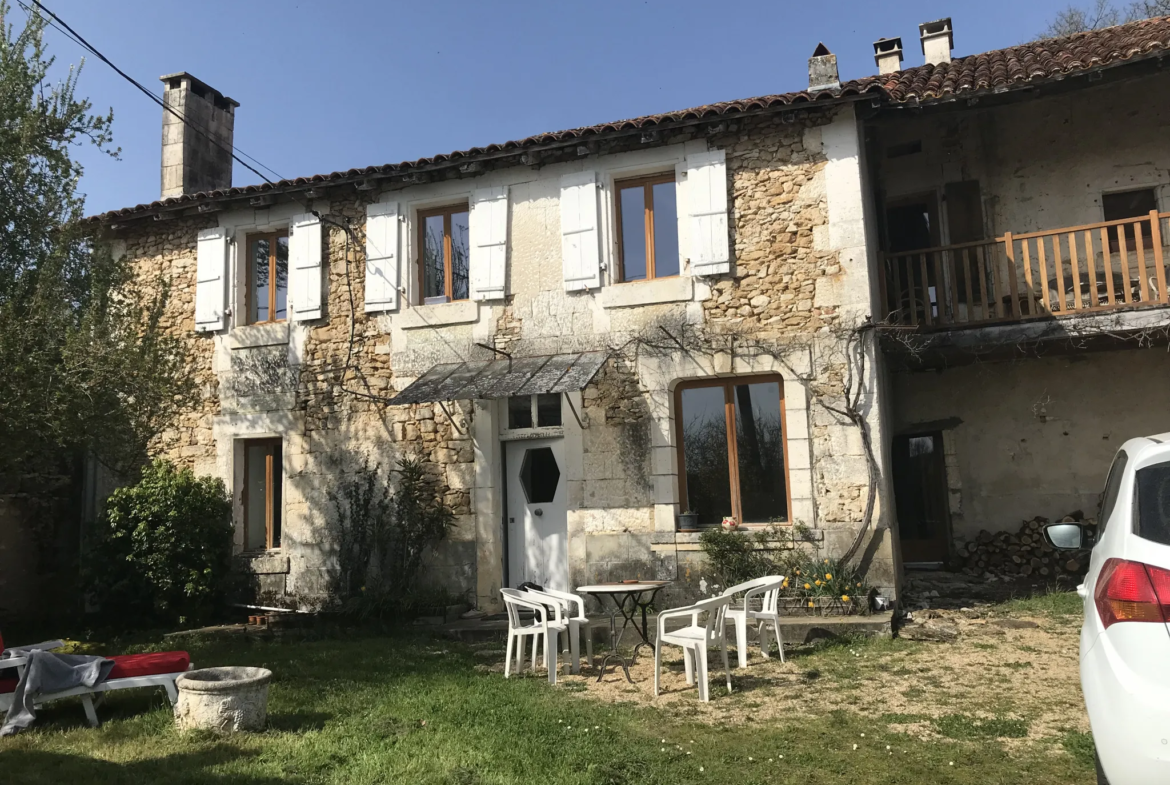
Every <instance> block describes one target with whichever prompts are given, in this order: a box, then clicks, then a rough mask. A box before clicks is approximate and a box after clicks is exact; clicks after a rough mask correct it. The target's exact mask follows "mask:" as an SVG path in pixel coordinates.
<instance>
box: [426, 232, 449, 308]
mask: <svg viewBox="0 0 1170 785" xmlns="http://www.w3.org/2000/svg"><path fill="white" fill-rule="evenodd" d="M422 255H423V297H439V296H441V295H444V294H446V293H447V287H446V282H445V280H444V269H443V216H441V215H432V216H430V217H429V218H425V219H423V247H422Z"/></svg>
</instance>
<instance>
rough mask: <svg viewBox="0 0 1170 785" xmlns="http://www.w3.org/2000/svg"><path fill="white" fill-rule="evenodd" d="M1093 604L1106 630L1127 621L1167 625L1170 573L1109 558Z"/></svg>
mask: <svg viewBox="0 0 1170 785" xmlns="http://www.w3.org/2000/svg"><path fill="white" fill-rule="evenodd" d="M1093 602H1094V603H1095V604H1096V605H1097V613H1098V615H1099V616H1100V617H1101V624H1102V626H1103V627H1105V628H1106V629H1108V628H1109V626H1110V625H1111V624H1117V623H1118V622H1123V621H1147V622H1156V623H1159V624H1164V623H1166V622H1167V621H1168V620H1170V570H1164V569H1162V568H1161V567H1151V566H1150V565H1148V564H1142V563H1141V562H1136V561H1126V560H1124V559H1109V560H1108V561H1106V562H1105V565H1104V566H1103V567H1102V568H1101V575H1100V576H1099V577H1098V578H1097V590H1096V591H1095V592H1094V594H1093Z"/></svg>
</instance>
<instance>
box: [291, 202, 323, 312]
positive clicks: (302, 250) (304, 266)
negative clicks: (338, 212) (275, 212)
mask: <svg viewBox="0 0 1170 785" xmlns="http://www.w3.org/2000/svg"><path fill="white" fill-rule="evenodd" d="M288 312H289V317H290V318H291V319H292V320H294V321H298V322H300V321H305V320H307V319H320V318H321V219H320V218H318V217H317V216H315V215H313V214H311V213H303V214H301V215H294V216H293V217H292V218H290V219H289V222H288Z"/></svg>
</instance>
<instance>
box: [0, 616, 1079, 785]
mask: <svg viewBox="0 0 1170 785" xmlns="http://www.w3.org/2000/svg"><path fill="white" fill-rule="evenodd" d="M1050 605H1051V607H1046V606H1043V605H1041V606H1039V607H1032V606H1027V607H1024V608H1023V609H1021V613H1022V614H1023V615H1028V616H1030V617H1034V618H1039V619H1040V620H1041V621H1042V622H1043V625H1044V627H1045V629H1044V630H1043V632H1044V634H1046V635H1047V634H1049V633H1050V632H1051V634H1052V635H1054V636H1055V638H1054V640H1057V641H1065V640H1066V638H1067V641H1068V645H1069V646H1070V647H1071V648H1070V649H1069V652H1068V656H1069V657H1071V661H1072V663H1073V665H1074V667H1073V669H1072V672H1073V673H1075V662H1076V636H1075V621H1076V620H1075V619H1073V618H1071V617H1065V616H1063V615H1060V613H1059V611H1060V610H1061V609H1063V605H1061V604H1060V603H1059V602H1052V603H1050ZM1008 612H1009V610H1008V609H1007V608H1005V610H1004V613H1008ZM1049 612H1051V613H1053V614H1055V615H1052V616H1048V615H1043V614H1046V613H1049ZM1048 628H1051V629H1048ZM1066 628H1067V629H1066ZM972 629H974V628H972ZM1070 631H1071V632H1070ZM1018 632H1019V634H1023V633H1034V634H1033V637H1032V638H1023V637H1020V638H1016V637H1014V636H1016V635H1017V631H1016V630H1009V631H1007V632H1006V633H1005V634H1002V635H998V636H989V637H988V638H987V639H986V640H984V639H982V638H980V637H979V635H978V634H976V633H972V634H970V635H968V634H966V633H967V630H966V628H964V633H965V634H964V643H962V644H915V643H910V642H904V641H872V642H862V641H853V642H848V643H845V644H837V645H832V646H827V647H821V648H813V647H807V648H802V649H800V650H798V651H796V652H793V653H792V655H791V656H790V657H789V662H788V663H787V664H786V665H784V666H780V665H779V663H777V662H776V661H775V660H771V661H768V662H763V661H761V660H759V658H758V654H756V655H755V658H754V659H753V662H752V665H751V667H749V669H748V671H747V672H746V673H745V672H738V673H737V672H735V671H733V683H734V684H735V687H736V691H735V693H734V694H732V695H731V696H728V695H727V694H726V690H725V689H724V687H723V686H722V682H721V681H719V680H718V679H715V678H713V679H712V685H711V694H712V702H711V704H709V705H708V706H703V705H701V704H699V703H698V702H697V701H696V700H695V699H694V696H693V690H692V691H690V692H682V691H679V690H675V691H674V692H672V693H671V697H670V698H669V699H659V700H658V701H655V700H654V699H652V698H650V697H649V686H648V684H646V683H645V682H644V676H645V674H646V673H649V671H648V669H646V670H643V668H644V667H645V664H644V662H642V663H639V666H638V667H637V668H635V671H634V673H635V679H636V680H637V681H638V685H636V686H635V687H630V686H629V685H627V684H626V683H625V682H624V680H621V681H619V677H617V676H611V675H607V676H606V684H605V685H604V687H603V688H600V689H597V688H595V686H594V684H593V679H592V678H580V677H575V678H566V679H564V680H562V681H561V682H559V683H558V685H557V686H556V687H550V686H549V684H548V682H547V680H546V679H545V678H544V677H543V675H541V676H539V677H537V678H533V677H526V678H519V679H511V680H507V681H505V680H504V678H503V677H502V675H500V674H498V673H495V672H493V671H492V669H493V668H494V667H495V659H492V657H491V653H492V650H490V649H488V650H484V649H483V648H481V649H479V650H476V649H473V648H471V647H468V646H464V645H459V644H453V643H449V642H446V641H437V640H435V639H433V638H429V637H425V636H421V635H417V634H402V635H395V636H391V637H357V638H347V639H330V640H283V641H271V642H246V641H241V642H231V643H226V642H208V643H205V644H199V645H193V646H189V647H188V648H189V650H190V651H191V654H192V657H193V658H194V660H195V662H196V664H197V665H199V666H210V665H221V664H233V665H259V666H263V667H267V668H271V669H272V670H273V672H274V673H275V678H274V681H273V684H272V690H271V700H270V704H269V724H270V728H269V730H268V731H266V732H264V733H261V734H254V735H240V736H235V737H232V738H230V739H219V738H216V737H213V736H209V735H201V734H186V735H184V734H180V733H178V732H176V731H175V730H174V728H173V726H172V722H171V718H170V714H169V709H168V708H167V707H166V705H165V701H164V700H163V699H162V697H161V695H155V694H153V693H152V692H151V691H135V692H125V693H113V694H111V696H110V697H109V698H108V699H107V701H106V703H105V704H104V705H103V706H102V707H101V708H99V714H100V715H101V716H102V718H103V720H104V724H103V726H102V727H101V728H100V729H97V730H93V729H90V728H88V727H86V726H85V724H84V716H83V714H82V711H81V707H80V705H79V704H77V703H74V702H72V701H63V702H60V703H58V704H53V705H51V706H49V707H46V708H44V709H42V710H41V712H40V720H39V721H38V726H37V728H36V729H35V730H33V731H30V732H28V733H25V734H22V735H19V736H16V737H13V738H8V739H0V782H4V783H8V782H12V783H21V784H22V785H26V784H27V785H35V784H38V783H45V785H60V784H61V783H66V782H70V783H71V782H77V783H143V782H165V783H168V784H169V785H179V784H180V783H223V784H224V785H227V784H228V783H230V784H231V785H260V784H261V783H277V782H282V783H283V782H290V783H392V782H393V783H396V782H409V783H449V784H450V785H472V784H473V783H512V782H516V783H525V784H526V785H528V784H531V783H596V784H597V785H605V784H608V783H614V784H617V783H664V784H665V783H669V784H670V785H676V784H677V783H692V782H695V783H697V782H710V783H735V785H750V784H751V783H801V784H802V785H811V784H814V783H866V785H877V784H879V783H930V784H931V785H933V784H934V783H972V784H974V783H979V785H994V784H995V783H1061V784H1062V785H1063V784H1065V783H1073V784H1074V785H1075V784H1076V783H1086V785H1087V783H1090V782H1092V781H1093V774H1092V741H1091V739H1089V737H1088V735H1087V734H1086V733H1084V729H1085V727H1086V726H1085V722H1084V718H1083V714H1084V711H1083V708H1082V709H1080V710H1079V712H1080V716H1070V717H1069V718H1068V722H1067V725H1064V724H1061V722H1059V721H1056V720H1052V719H1051V718H1049V719H1047V720H1045V721H1044V722H1039V721H1038V719H1037V718H1038V717H1040V715H1041V712H1040V709H1039V708H1038V707H1033V706H1030V705H1025V704H1023V703H1018V702H1017V703H1013V702H1012V700H1011V696H1009V695H1004V694H1001V695H999V696H998V697H997V698H996V699H995V700H990V699H985V698H979V699H978V700H977V702H976V703H975V704H973V703H970V702H964V699H963V697H964V695H966V694H967V693H968V692H970V688H969V687H967V686H964V685H965V684H967V682H966V681H964V679H965V678H966V676H967V675H968V674H966V673H965V672H964V668H967V667H970V668H972V669H974V670H976V671H978V672H979V673H975V674H972V675H973V676H979V675H980V673H981V674H982V678H983V679H984V681H988V680H991V681H992V682H993V683H995V684H999V687H998V690H999V691H1000V692H1001V693H1002V692H1009V691H1010V687H1009V686H1008V684H1007V682H1002V681H1000V680H1002V679H1012V678H1016V677H1021V678H1027V677H1029V676H1030V677H1031V678H1033V679H1039V678H1043V677H1042V676H1041V674H1037V673H1032V674H1029V673H1028V672H1027V671H1028V670H1029V668H1030V667H1031V666H1030V665H1021V664H1020V663H1024V662H1029V658H1031V659H1032V660H1036V659H1038V658H1039V657H1040V656H1041V655H1043V656H1051V655H1044V654H1043V652H1041V651H1040V648H1041V647H1043V646H1044V645H1046V644H1045V643H1044V641H1043V640H1042V639H1041V638H1039V637H1037V634H1036V633H1037V631H1035V630H1031V631H1028V630H1024V631H1018ZM980 644H982V647H981V646H980ZM1054 645H1060V646H1063V643H1060V644H1054ZM948 646H950V647H952V648H948ZM960 646H961V648H954V647H960ZM932 647H933V648H932ZM983 647H994V648H983ZM1020 647H1024V648H1023V649H1021V648H1020ZM1028 648H1033V650H1034V651H1035V652H1036V653H1032V654H1029V653H1028V651H1027V649H1028ZM948 653H950V654H954V655H956V656H954V657H950V656H948ZM960 654H962V656H958V655H960ZM484 655H488V656H484ZM980 657H990V658H993V659H994V660H995V661H996V662H1001V663H1002V664H1003V667H1001V668H999V669H997V670H996V671H995V672H991V673H988V671H987V667H986V663H984V664H981V665H965V664H964V663H967V662H974V663H979V662H981V661H980V660H979V658H980ZM497 659H498V658H497ZM643 659H644V660H646V659H652V658H643ZM952 660H953V661H954V662H955V664H954V665H952V664H948V663H949V662H951V661H952ZM674 667H675V668H677V667H679V665H678V663H675V665H674ZM773 668H774V669H775V670H774V671H773V670H768V669H773ZM753 669H757V670H753ZM924 669H925V670H924ZM948 669H950V670H948ZM785 674H792V678H786V677H785ZM1057 675H1059V676H1060V677H1061V678H1067V672H1065V671H1060V672H1059V673H1058V674H1057ZM677 682H678V677H677V676H676V677H675V683H677ZM946 683H953V686H952V687H950V688H948V687H946ZM672 689H675V688H674V687H673V686H672ZM899 689H900V691H898V690H899ZM1072 689H1073V692H1074V693H1075V692H1076V690H1075V684H1074V685H1073V688H1072ZM907 692H909V693H910V696H909V697H907ZM882 693H888V697H889V700H888V701H887V700H885V699H884V698H883V696H882ZM830 698H831V699H830ZM972 700H976V699H974V698H972ZM777 706H779V707H780V709H779V710H776V707H777ZM883 707H884V708H883ZM1069 711H1073V710H1072V709H1069ZM1062 714H1063V710H1062V711H1061V712H1057V716H1058V717H1059V716H1062ZM1037 727H1042V728H1043V732H1038V731H1037V730H1036V728H1037Z"/></svg>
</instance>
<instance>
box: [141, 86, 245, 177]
mask: <svg viewBox="0 0 1170 785" xmlns="http://www.w3.org/2000/svg"><path fill="white" fill-rule="evenodd" d="M160 78H161V79H162V83H163V85H164V87H163V104H164V105H165V106H166V107H168V108H169V109H174V110H175V111H176V112H178V113H179V114H180V115H182V116H183V117H184V118H186V120H187V122H185V123H184V122H183V120H181V119H180V118H178V117H176V116H175V115H174V114H173V113H172V112H170V111H168V110H167V109H163V118H162V198H163V199H166V198H167V197H171V196H180V195H182V194H193V193H198V192H200V191H214V190H216V189H220V188H231V185H232V152H231V151H232V138H233V135H234V129H235V120H236V107H237V106H239V105H240V104H239V103H238V102H236V101H233V100H232V99H230V98H228V97H227V96H225V95H223V94H222V93H221V92H219V91H218V90H215V89H213V88H211V87H208V86H207V85H206V84H204V83H203V82H200V81H199V80H198V79H196V78H195V77H193V76H191V74H188V73H185V72H184V73H177V74H168V75H167V76H163V77H160Z"/></svg>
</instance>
